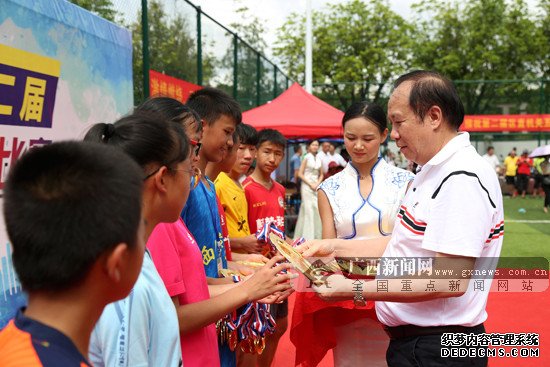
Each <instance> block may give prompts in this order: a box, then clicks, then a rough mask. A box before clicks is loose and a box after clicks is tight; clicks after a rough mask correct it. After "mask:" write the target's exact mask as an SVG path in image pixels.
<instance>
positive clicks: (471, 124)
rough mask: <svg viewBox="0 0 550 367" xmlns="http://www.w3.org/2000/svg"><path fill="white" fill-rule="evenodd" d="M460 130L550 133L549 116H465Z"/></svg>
mask: <svg viewBox="0 0 550 367" xmlns="http://www.w3.org/2000/svg"><path fill="white" fill-rule="evenodd" d="M460 130H462V131H469V132H502V131H510V132H520V131H529V132H538V131H550V115H466V116H464V122H463V123H462V126H460Z"/></svg>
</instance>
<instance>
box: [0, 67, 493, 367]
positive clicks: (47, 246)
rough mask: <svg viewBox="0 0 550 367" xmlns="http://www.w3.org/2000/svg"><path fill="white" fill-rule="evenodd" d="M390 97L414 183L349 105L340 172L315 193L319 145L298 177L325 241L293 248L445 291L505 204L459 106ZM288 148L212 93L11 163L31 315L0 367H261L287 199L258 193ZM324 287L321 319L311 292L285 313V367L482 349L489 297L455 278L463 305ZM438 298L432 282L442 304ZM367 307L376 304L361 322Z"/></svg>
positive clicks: (407, 359)
mask: <svg viewBox="0 0 550 367" xmlns="http://www.w3.org/2000/svg"><path fill="white" fill-rule="evenodd" d="M394 88H395V90H394V92H393V93H392V96H391V98H390V101H389V105H388V116H389V118H390V120H391V121H392V123H393V130H392V132H391V135H392V138H393V139H394V140H396V142H397V144H398V146H399V147H400V148H401V150H402V151H404V155H405V156H406V158H407V159H409V160H410V161H414V162H416V163H418V164H420V165H421V166H422V170H418V171H417V176H416V177H415V176H414V175H413V174H412V173H411V172H409V171H406V170H404V169H401V168H398V167H395V166H392V165H390V164H388V163H386V162H385V161H384V160H383V159H382V158H381V157H380V155H379V151H380V145H381V144H382V143H383V142H384V141H385V139H386V138H387V136H388V134H389V131H388V127H387V119H386V115H385V113H384V111H383V109H382V108H381V107H380V106H377V105H375V104H370V103H366V102H360V103H357V104H354V105H352V106H351V107H350V108H349V109H348V110H346V113H345V115H344V118H343V121H342V126H343V130H344V144H345V147H346V151H347V152H349V154H350V163H349V164H347V165H346V168H345V169H343V170H342V171H341V172H339V173H336V174H334V175H332V176H331V177H330V178H329V179H327V180H325V181H323V178H324V167H323V161H322V160H320V152H319V142H318V141H313V142H311V144H310V145H309V148H308V150H309V152H308V155H306V157H305V159H304V160H303V161H302V162H301V163H300V166H299V168H298V171H297V175H296V176H297V178H298V179H300V180H301V191H302V208H301V210H300V212H301V213H300V215H301V217H300V218H299V222H300V225H299V226H298V228H299V229H297V230H298V232H299V233H298V234H300V235H303V236H305V237H306V238H307V239H308V240H309V239H313V238H316V237H317V238H319V237H322V238H323V239H324V240H319V241H315V240H311V241H307V242H306V243H304V244H302V245H301V246H299V247H297V250H298V251H299V252H302V253H303V255H304V256H306V257H309V256H318V257H324V256H332V257H334V256H335V254H336V253H338V255H339V256H344V257H346V256H347V257H357V256H366V257H370V258H380V257H390V258H391V257H393V258H396V259H397V258H400V259H407V258H412V259H413V260H414V259H415V258H423V257H432V258H439V259H446V260H448V261H450V262H451V263H452V264H453V265H454V266H455V267H456V269H457V272H458V273H460V272H459V271H458V269H466V270H468V269H473V266H474V263H475V259H476V258H482V257H487V258H491V259H496V258H498V256H499V253H500V248H501V246H502V236H501V235H499V233H501V232H502V226H503V209H502V200H501V196H500V190H499V188H498V182H497V181H496V177H495V175H494V174H493V173H492V172H490V170H489V167H487V165H486V164H485V163H484V162H483V160H482V158H481V157H480V156H479V155H477V153H476V152H475V150H474V149H473V147H472V146H471V144H470V142H469V135H468V134H467V133H458V127H459V126H460V124H461V122H462V119H463V116H464V110H463V106H462V103H461V102H460V99H459V97H458V93H457V92H456V89H455V88H454V86H453V85H452V83H451V82H450V81H448V80H447V79H446V78H444V77H442V76H441V75H439V74H437V73H434V72H426V71H416V72H411V73H408V74H405V75H403V76H402V77H400V78H399V79H398V80H397V81H396V84H395V85H394ZM421 92H422V93H421ZM413 97H414V98H416V99H417V100H418V101H417V102H418V103H416V104H414V103H412V102H411V101H412V100H414V98H413ZM420 102H422V103H420ZM285 148H286V140H285V138H284V137H283V135H282V134H281V133H280V132H278V131H276V130H272V129H266V130H262V131H260V132H257V131H256V130H255V129H254V128H253V127H251V126H249V125H246V124H243V123H242V122H241V110H240V107H239V105H238V103H237V102H236V101H235V100H234V99H233V98H231V97H230V96H229V95H227V94H226V93H224V92H222V91H220V90H217V89H213V88H208V87H207V88H203V89H201V90H199V91H197V92H195V93H193V94H192V95H191V96H190V98H189V100H188V102H187V104H186V105H183V104H181V103H179V102H178V101H176V100H173V99H170V98H166V97H156V98H151V99H148V100H147V101H145V102H144V103H143V104H141V105H140V106H138V107H136V108H135V109H134V111H132V112H131V113H130V114H129V115H127V116H125V117H123V118H121V119H120V120H118V121H116V122H114V123H100V124H96V125H94V126H92V127H91V128H90V129H89V131H88V132H87V133H86V135H85V138H84V141H83V142H60V143H54V144H51V145H50V146H47V147H43V148H36V149H33V150H31V151H30V152H29V153H27V154H25V155H24V156H23V157H22V158H21V159H20V161H19V162H18V163H17V164H16V166H15V167H14V168H13V169H12V170H11V171H10V174H9V177H8V180H7V182H6V186H5V190H4V196H5V198H4V199H5V200H4V213H5V218H6V228H7V231H8V235H9V237H10V240H11V241H12V244H13V260H14V265H15V268H16V270H17V273H18V275H19V278H20V280H21V284H22V285H23V287H24V289H25V290H26V291H27V292H28V295H29V301H28V305H27V307H26V308H23V309H21V310H20V311H19V312H18V314H17V316H16V317H15V319H14V320H12V321H11V322H10V323H9V325H8V326H7V327H6V328H5V329H4V330H2V331H1V332H0V350H2V353H0V365H2V366H19V365H25V366H53V365H63V366H73V365H74V366H91V365H94V366H179V365H182V364H183V365H185V366H237V365H239V366H257V365H259V366H270V365H271V364H272V362H273V358H274V355H275V352H276V350H277V346H278V342H279V340H280V337H281V336H282V334H283V333H284V332H285V331H286V329H287V325H288V320H287V317H288V303H287V298H288V296H289V295H290V294H291V293H292V292H293V291H294V288H293V284H292V283H291V279H293V278H295V277H296V275H295V274H292V273H290V272H288V270H289V269H290V268H291V266H290V265H289V264H288V263H286V262H284V258H283V257H282V256H280V255H278V254H276V252H275V251H273V249H272V247H271V246H270V245H269V244H268V243H267V242H266V240H265V237H266V233H270V232H271V231H273V232H277V233H280V234H284V231H285V228H284V226H285V221H284V210H285V189H284V188H283V186H282V185H280V184H279V183H277V182H276V181H274V180H273V179H272V177H271V176H272V174H273V172H274V171H275V170H276V169H277V168H278V166H279V165H280V163H281V161H282V160H283V157H284V151H285ZM327 148H328V149H327V153H325V154H329V155H330V156H331V159H334V157H335V154H334V153H333V152H332V153H331V152H330V147H327ZM253 161H255V162H256V164H255V166H254V169H253V171H252V172H250V167H251V165H252V162H253ZM329 166H330V162H329V164H328V165H327V169H329V168H330V167H329ZM468 170H470V171H468ZM247 172H249V173H250V174H249V175H246V174H245V173H247ZM473 178H475V179H473ZM444 184H445V185H444ZM409 188H410V190H409ZM463 193H467V194H468V197H471V198H472V201H471V202H464V201H463V195H462V194H463ZM302 213H303V214H302ZM472 213H475V215H473V214H472ZM449 218H454V219H457V220H460V221H461V222H460V223H462V225H460V226H450V225H448V221H449ZM31 227H32V228H31ZM436 229H437V230H436ZM392 233H393V235H392ZM487 236H489V237H487ZM286 240H287V241H288V242H291V239H289V238H287V239H286ZM353 240H355V241H353ZM439 261H441V260H439ZM439 261H438V262H437V264H439ZM457 264H458V265H457ZM434 266H435V265H434ZM490 266H491V267H493V269H494V266H496V263H494V264H490ZM330 277H332V280H333V281H334V282H332V281H331V282H330V283H325V284H324V286H325V288H322V287H321V288H320V287H318V286H316V287H314V290H315V292H317V293H318V295H319V296H320V297H321V298H322V299H324V300H329V301H332V303H328V304H327V303H325V302H321V301H320V300H319V299H318V298H316V297H317V296H314V295H313V293H312V292H310V293H299V297H297V299H296V305H297V306H296V308H295V310H294V311H295V313H294V320H293V322H292V323H293V325H292V327H291V329H292V335H291V339H292V340H293V342H294V343H295V344H296V345H297V359H296V363H297V364H298V363H305V364H306V365H315V364H316V363H318V362H319V361H320V359H322V358H323V356H324V355H325V353H326V352H327V351H328V350H329V349H332V348H335V364H336V365H338V366H347V365H359V364H365V363H369V364H370V365H373V366H374V365H385V363H386V361H387V363H388V364H389V365H390V366H413V365H417V363H420V364H422V365H436V364H438V365H445V362H446V361H447V360H444V359H442V358H443V356H440V355H439V354H438V353H439V349H438V348H440V347H441V345H438V344H437V343H436V340H435V339H434V338H437V337H439V338H440V337H441V335H443V334H445V333H457V332H461V333H474V334H481V333H484V332H485V329H484V326H483V321H484V320H485V319H486V317H487V314H486V312H485V304H486V300H487V294H486V292H481V293H480V292H477V293H476V292H473V291H472V287H469V286H468V281H469V278H466V279H464V282H465V283H466V285H465V289H459V290H456V291H453V292H450V291H438V292H433V293H426V292H425V291H418V290H417V289H416V288H415V291H414V292H412V291H411V292H410V293H409V292H402V291H401V290H400V289H397V288H395V289H394V286H393V285H392V286H391V289H390V291H389V292H379V291H378V289H377V288H374V287H375V285H374V282H366V283H365V289H356V287H355V286H353V284H352V281H353V280H352V279H348V278H345V277H343V276H342V275H341V274H334V275H331V276H330ZM442 281H443V280H434V284H436V283H437V286H438V287H440V288H438V289H443V288H444V287H446V285H444V284H443V283H442ZM430 282H431V281H430ZM329 284H330V285H333V286H332V287H330V286H328V285H329ZM489 287H490V280H489V282H488V288H489ZM299 289H301V288H299ZM367 300H369V301H372V300H376V301H378V302H377V304H376V315H375V311H374V304H373V302H367ZM317 301H319V302H317ZM334 301H339V302H337V303H334ZM466 308H468V312H462V311H463V310H465V309H466ZM327 315H330V316H331V318H330V319H328V318H327ZM378 320H379V321H378ZM382 324H383V325H384V330H385V333H384V332H383V331H382V330H383V329H382ZM386 334H387V335H386ZM411 338H414V340H415V341H414V343H412V342H411V340H412V339H411ZM386 346H387V348H388V351H387V354H386V355H384V350H385V349H386ZM417 361H420V362H417ZM486 361H487V359H486V357H480V358H478V357H474V358H470V357H468V358H463V359H460V360H459V361H457V360H453V363H455V362H456V363H457V364H456V365H479V366H484V365H486ZM471 363H473V364H471Z"/></svg>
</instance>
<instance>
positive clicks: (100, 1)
mask: <svg viewBox="0 0 550 367" xmlns="http://www.w3.org/2000/svg"><path fill="white" fill-rule="evenodd" d="M70 1H71V2H72V3H73V4H76V5H78V6H80V7H81V8H84V9H86V10H88V11H91V12H92V13H94V14H96V15H99V16H100V17H102V18H105V19H107V20H110V21H111V22H115V23H116V22H117V21H118V18H119V15H120V14H119V13H118V12H117V11H116V9H115V8H114V5H113V2H112V1H111V0H70Z"/></svg>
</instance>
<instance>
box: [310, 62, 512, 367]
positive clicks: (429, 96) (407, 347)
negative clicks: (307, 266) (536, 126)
mask: <svg viewBox="0 0 550 367" xmlns="http://www.w3.org/2000/svg"><path fill="white" fill-rule="evenodd" d="M394 88H395V89H394V91H393V93H392V95H391V97H390V100H389V102H388V117H389V119H390V120H391V122H392V132H391V137H392V138H393V139H395V141H396V143H397V146H398V147H399V148H400V150H401V152H402V153H403V154H404V155H405V157H406V158H407V159H409V160H412V161H414V162H416V163H417V164H418V165H419V167H420V170H419V171H418V173H417V175H416V177H415V179H414V181H413V182H412V184H411V185H410V187H409V189H408V192H407V194H406V196H405V198H404V199H403V202H402V204H401V208H400V211H399V214H398V220H397V221H396V225H395V227H394V230H393V233H392V236H391V239H389V237H385V238H382V239H376V240H365V241H348V240H323V241H310V242H307V243H306V244H304V245H302V247H301V248H300V250H302V251H304V252H303V253H304V256H306V257H307V256H327V255H332V256H338V257H344V256H364V257H380V256H382V258H381V259H380V260H381V261H380V268H379V270H380V269H381V274H379V275H377V279H376V280H375V281H368V282H364V283H362V284H361V287H358V283H357V281H355V282H354V281H353V280H351V279H347V278H344V277H343V276H341V275H333V276H331V277H329V278H328V282H329V284H330V288H329V289H327V287H317V288H316V291H318V292H319V294H320V296H321V297H322V298H324V299H330V300H339V299H346V298H347V299H350V298H353V299H354V300H355V302H356V304H358V305H360V304H361V303H363V302H364V300H365V299H368V300H376V301H379V302H376V311H377V315H378V318H379V320H380V321H381V322H382V324H384V325H385V330H386V332H387V333H388V335H389V336H390V339H391V341H390V345H389V347H388V350H387V354H386V357H387V362H388V365H389V366H390V367H392V366H399V367H401V366H448V365H449V366H450V365H452V366H486V365H487V357H486V356H482V357H447V356H442V350H441V348H442V335H443V334H446V333H452V334H457V333H463V334H471V333H472V334H480V333H484V332H485V329H484V327H483V322H484V321H485V320H486V319H487V313H486V311H485V306H486V303H487V296H488V291H489V288H490V285H491V280H492V279H490V278H489V279H473V278H472V277H471V270H477V269H479V270H492V269H494V268H495V267H496V262H497V259H498V257H499V255H500V250H501V247H502V239H503V236H502V234H503V230H504V229H503V228H504V221H503V218H504V213H503V207H502V195H501V191H500V187H499V183H498V180H497V177H496V175H495V174H494V171H493V170H492V169H491V167H490V166H489V165H488V164H487V163H486V162H485V161H484V159H483V158H482V157H481V156H479V155H478V154H477V152H476V150H475V148H474V147H473V146H472V145H471V144H470V140H469V135H468V133H465V132H462V133H459V132H458V129H459V126H460V125H461V123H462V120H463V118H464V107H463V105H462V102H461V101H460V99H459V97H458V93H457V91H456V89H455V87H454V85H453V84H452V83H451V82H450V81H449V80H448V79H446V78H444V77H443V76H441V75H439V74H437V73H434V72H428V71H414V72H411V73H408V74H405V75H403V76H401V77H400V78H399V79H398V80H397V81H396V82H395V84H394ZM388 239H389V242H388ZM442 269H448V270H453V271H454V273H453V275H452V276H448V275H447V276H445V277H439V278H438V277H436V276H435V273H436V270H442ZM419 274H420V275H422V276H421V277H418V275H419ZM441 278H443V279H441ZM470 278H472V279H470ZM381 285H383V286H382V287H381ZM481 349H482V348H478V349H476V352H477V353H478V354H479V353H483V350H481ZM363 363H367V364H368V361H363Z"/></svg>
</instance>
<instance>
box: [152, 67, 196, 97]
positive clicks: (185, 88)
mask: <svg viewBox="0 0 550 367" xmlns="http://www.w3.org/2000/svg"><path fill="white" fill-rule="evenodd" d="M199 89H202V87H201V86H200V85H196V84H193V83H189V82H187V81H185V80H181V79H177V78H174V77H171V76H168V75H165V74H162V73H159V72H157V71H154V70H149V90H150V93H151V96H157V95H162V96H166V97H171V98H174V99H177V100H178V101H180V102H181V103H185V102H186V101H187V98H189V96H190V95H191V93H193V92H194V91H196V90H199Z"/></svg>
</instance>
